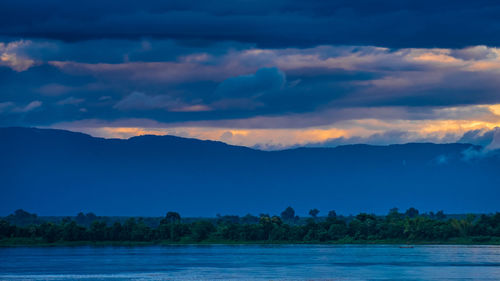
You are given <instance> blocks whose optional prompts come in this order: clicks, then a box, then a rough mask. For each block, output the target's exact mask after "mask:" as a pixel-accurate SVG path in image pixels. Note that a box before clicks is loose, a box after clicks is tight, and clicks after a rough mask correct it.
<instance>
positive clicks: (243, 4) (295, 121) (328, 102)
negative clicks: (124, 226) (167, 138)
mask: <svg viewBox="0 0 500 281" xmlns="http://www.w3.org/2000/svg"><path fill="white" fill-rule="evenodd" d="M499 13H500V4H498V3H496V1H473V2H472V1H271V2H269V1H85V2H82V3H78V4H75V3H73V2H68V1H61V0H49V1H27V0H19V1H9V3H4V4H3V5H2V9H1V10H0V126H37V127H51V128H63V129H69V130H73V131H82V132H86V133H90V134H92V135H95V136H103V137H121V138H126V137H130V136H134V135H140V134H174V135H179V136H186V137H195V138H201V139H213V140H221V141H224V142H228V143H231V144H237V145H246V146H253V147H259V148H263V149H279V148H284V147H293V146H299V145H314V146H325V145H326V146H335V145H338V144H346V143H360V142H363V143H374V144H387V143H404V142H414V141H432V142H456V141H467V142H472V143H480V144H482V145H486V146H490V147H492V148H496V147H497V146H499V145H500V133H499V132H498V130H497V129H496V128H497V126H500V93H499V91H498V90H499V89H500V80H499V79H498V77H499V75H500V49H499V48H497V47H498V46H500V37H499V36H498V34H500V33H499V32H500V20H499V19H498V14H499Z"/></svg>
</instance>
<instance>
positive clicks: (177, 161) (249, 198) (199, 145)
mask: <svg viewBox="0 0 500 281" xmlns="http://www.w3.org/2000/svg"><path fill="white" fill-rule="evenodd" d="M470 155H472V156H473V157H470ZM0 156H1V157H0V178H1V180H0V186H1V188H0V215H7V214H9V213H11V212H12V211H14V210H15V209H18V208H23V209H25V210H28V211H31V212H36V213H39V214H42V215H74V214H76V213H77V212H79V211H92V212H95V213H97V214H99V215H162V214H163V213H165V212H166V211H168V210H176V211H179V212H181V214H186V215H189V216H213V215H215V214H216V213H221V214H246V213H248V212H250V213H255V214H257V212H262V211H268V212H270V213H277V212H279V211H281V210H283V209H284V208H285V207H287V206H288V205H291V206H293V207H294V208H295V209H296V210H297V211H298V212H299V213H303V214H305V213H306V212H307V211H308V210H309V209H311V208H318V209H320V210H321V211H322V212H325V213H326V212H327V211H328V210H337V211H338V212H341V213H345V214H348V213H357V212H360V211H366V212H376V213H385V212H386V211H387V210H388V209H389V208H391V207H395V206H396V207H400V208H407V207H409V206H415V207H417V208H420V209H422V210H438V209H444V210H445V211H448V212H455V213H464V212H493V211H497V210H499V209H500V208H499V205H498V202H497V201H498V199H497V198H500V197H499V195H500V173H499V171H500V169H499V168H500V157H498V154H495V153H490V154H487V155H483V154H482V153H481V147H480V146H474V145H471V144H459V143H452V144H432V143H410V144H398V145H388V146H373V145H345V146H339V147H335V148H298V149H290V150H281V151H260V150H255V149H251V148H247V147H241V146H233V145H228V144H225V143H222V142H217V141H203V140H197V139H186V138H181V137H175V136H139V137H132V138H130V139H126V140H124V139H103V138H95V137H92V136H89V135H86V134H83V133H75V132H69V131H64V130H52V129H37V128H19V127H12V128H0Z"/></svg>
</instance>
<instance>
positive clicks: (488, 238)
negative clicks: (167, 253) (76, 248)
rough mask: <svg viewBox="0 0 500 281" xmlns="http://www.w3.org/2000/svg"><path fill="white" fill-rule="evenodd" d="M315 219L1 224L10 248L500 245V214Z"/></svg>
mask: <svg viewBox="0 0 500 281" xmlns="http://www.w3.org/2000/svg"><path fill="white" fill-rule="evenodd" d="M309 214H310V216H311V217H310V218H308V219H306V220H305V221H303V222H302V223H298V220H299V219H300V218H299V217H298V216H296V215H295V211H294V210H293V208H291V207H288V208H286V209H285V210H284V211H283V212H282V213H281V215H280V216H270V215H267V214H262V215H260V216H251V215H247V216H245V217H238V216H218V217H217V218H215V219H211V220H209V219H196V220H191V221H189V222H186V221H185V220H184V219H183V218H181V216H180V214H179V213H177V212H168V213H167V214H166V215H165V217H163V218H162V219H161V220H160V222H159V224H158V225H157V226H155V227H152V226H150V225H148V224H147V223H146V221H145V220H144V219H143V218H133V217H132V218H128V219H126V220H125V221H124V222H118V221H117V222H114V223H112V224H108V223H106V222H105V221H103V220H100V219H99V218H100V217H97V216H95V215H94V214H91V215H89V216H86V215H83V217H82V215H79V216H77V217H74V218H70V217H67V218H64V219H62V220H61V221H60V222H47V221H45V222H40V223H31V224H28V225H24V226H20V225H16V224H12V223H10V222H9V221H8V218H9V217H7V219H6V218H4V219H1V220H0V240H1V241H4V244H9V241H15V240H16V239H17V240H19V239H24V240H23V241H32V242H33V243H57V242H76V241H88V242H98V241H99V242H100V241H102V242H106V241H110V242H112V241H116V242H119V241H136V242H167V243H200V242H205V243H210V242H213V243H218V242H221V243H224V242H235V243H238V242H239V243H245V242H256V243H259V242H262V243H267V242H269V243H365V242H366V243H370V242H374V243H376V242H381V243H382V242H388V243H390V242H396V243H418V242H422V243H425V242H429V243H446V242H451V243H453V242H457V243H494V244H498V243H500V213H496V214H490V215H486V214H483V215H467V216H465V217H462V218H449V217H448V216H446V215H445V214H444V213H442V212H437V213H430V214H419V212H418V210H416V209H415V208H410V209H408V210H407V211H406V212H404V213H401V212H399V210H398V209H391V210H390V211H389V213H388V214H387V215H385V216H376V215H373V214H367V213H360V214H358V215H356V216H353V217H350V218H347V217H343V216H337V214H336V213H335V211H330V212H328V215H327V216H326V217H323V218H318V217H317V216H318V214H319V210H317V209H313V210H311V211H310V212H309ZM11 216H12V217H10V219H13V218H16V216H18V218H17V219H26V218H28V217H31V219H36V215H34V214H30V213H27V212H25V211H22V210H18V211H16V213H15V214H14V215H11ZM87 217H90V218H92V219H93V221H92V222H91V223H89V224H88V226H85V225H82V224H81V223H79V222H82V221H83V220H86V219H88V218H87ZM35 221H36V220H35Z"/></svg>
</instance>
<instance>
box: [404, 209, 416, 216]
mask: <svg viewBox="0 0 500 281" xmlns="http://www.w3.org/2000/svg"><path fill="white" fill-rule="evenodd" d="M405 215H406V216H407V217H409V218H414V217H416V216H418V210H417V209H415V208H413V207H411V208H409V209H408V210H406V213H405Z"/></svg>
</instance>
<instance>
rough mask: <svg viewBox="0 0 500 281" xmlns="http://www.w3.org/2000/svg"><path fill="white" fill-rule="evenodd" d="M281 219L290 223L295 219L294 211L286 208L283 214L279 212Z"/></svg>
mask: <svg viewBox="0 0 500 281" xmlns="http://www.w3.org/2000/svg"><path fill="white" fill-rule="evenodd" d="M281 218H282V219H283V220H284V221H292V220H293V219H295V210H294V209H293V208H292V207H290V206H288V207H287V208H286V209H285V210H284V211H283V212H281Z"/></svg>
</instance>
